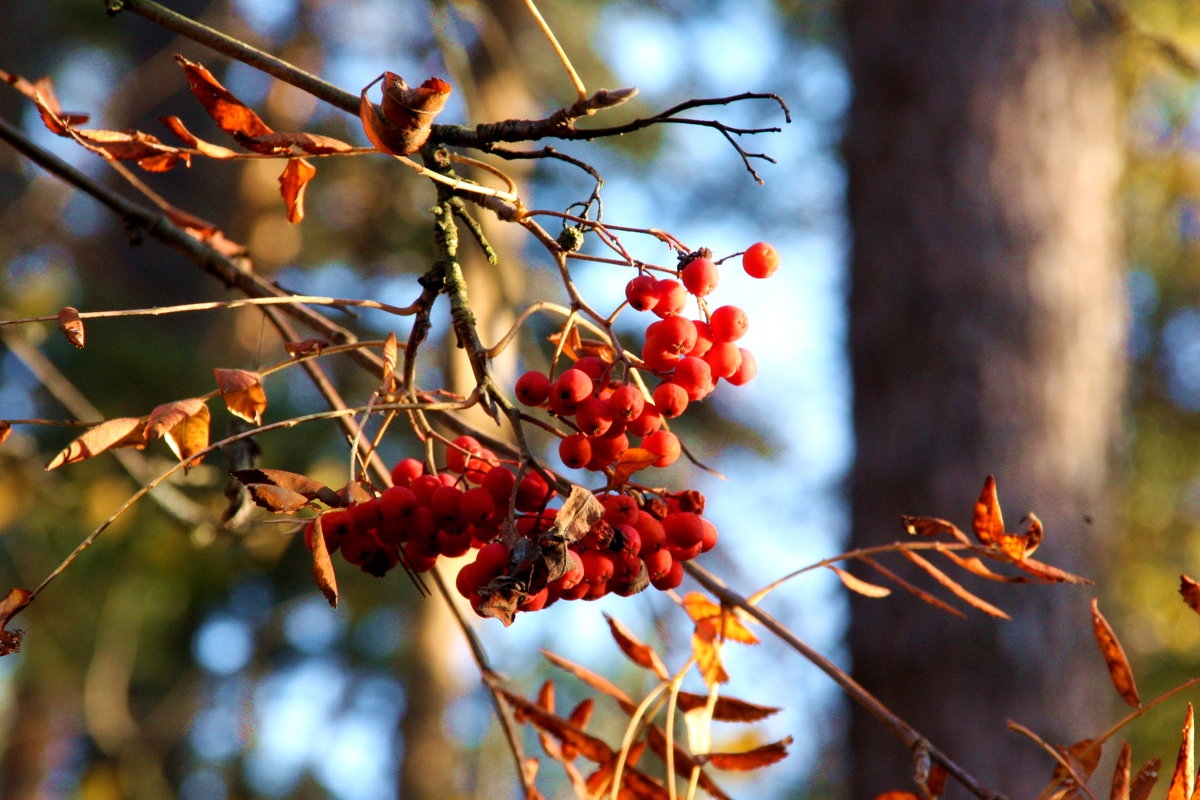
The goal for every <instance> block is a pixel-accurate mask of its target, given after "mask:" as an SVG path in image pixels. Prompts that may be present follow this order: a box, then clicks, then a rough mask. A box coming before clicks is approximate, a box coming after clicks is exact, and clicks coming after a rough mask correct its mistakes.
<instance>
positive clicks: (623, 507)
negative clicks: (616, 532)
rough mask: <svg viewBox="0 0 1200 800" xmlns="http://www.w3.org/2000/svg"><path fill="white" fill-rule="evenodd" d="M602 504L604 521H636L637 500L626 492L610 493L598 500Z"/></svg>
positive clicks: (629, 523)
mask: <svg viewBox="0 0 1200 800" xmlns="http://www.w3.org/2000/svg"><path fill="white" fill-rule="evenodd" d="M600 504H601V505H602V506H604V517H603V519H604V521H605V522H607V523H608V524H609V525H634V524H636V523H637V520H638V514H639V513H640V512H639V511H638V507H637V501H636V500H634V499H633V498H632V497H630V496H629V495H627V494H610V495H609V496H608V497H606V498H604V499H603V500H601V501H600Z"/></svg>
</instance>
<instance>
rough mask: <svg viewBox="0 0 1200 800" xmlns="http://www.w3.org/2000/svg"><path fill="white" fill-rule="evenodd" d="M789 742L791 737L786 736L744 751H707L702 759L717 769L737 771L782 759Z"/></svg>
mask: <svg viewBox="0 0 1200 800" xmlns="http://www.w3.org/2000/svg"><path fill="white" fill-rule="evenodd" d="M791 743H792V737H791V736H788V737H787V738H786V739H781V740H779V741H778V742H772V743H771V744H764V745H763V746H762V747H756V748H754V749H753V750H747V751H745V752H744V753H709V754H708V755H707V756H704V757H703V759H702V760H703V761H707V762H708V763H709V764H712V765H713V766H714V767H716V768H717V769H725V770H737V771H745V770H751V769H758V768H759V767H765V766H768V765H770V764H774V763H775V762H777V761H781V760H782V759H784V758H785V757H786V756H787V748H788V745H790V744H791Z"/></svg>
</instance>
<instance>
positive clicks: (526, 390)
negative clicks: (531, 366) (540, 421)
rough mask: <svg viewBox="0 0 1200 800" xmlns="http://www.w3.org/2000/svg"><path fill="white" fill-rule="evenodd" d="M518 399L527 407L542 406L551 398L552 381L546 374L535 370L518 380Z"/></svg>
mask: <svg viewBox="0 0 1200 800" xmlns="http://www.w3.org/2000/svg"><path fill="white" fill-rule="evenodd" d="M515 391H516V394H517V399H518V400H520V401H521V402H522V403H524V404H525V405H527V406H540V405H541V404H542V403H544V402H546V399H547V398H549V397H550V379H549V378H548V377H546V374H545V373H544V372H538V371H537V370H533V371H530V372H526V373H525V374H524V375H522V376H521V377H519V378H517V385H516V389H515Z"/></svg>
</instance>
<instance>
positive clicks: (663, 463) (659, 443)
mask: <svg viewBox="0 0 1200 800" xmlns="http://www.w3.org/2000/svg"><path fill="white" fill-rule="evenodd" d="M642 447H643V448H644V449H646V450H649V451H650V452H651V453H654V454H655V455H657V456H658V459H657V460H656V461H655V462H654V463H653V464H652V466H655V467H669V466H670V465H672V464H674V463H675V461H676V460H677V459H678V458H679V454H680V453H681V452H682V448H680V446H679V439H678V437H676V436H675V434H673V433H671V432H670V431H656V432H655V433H652V434H650V435H649V436H647V437H646V438H644V439H642Z"/></svg>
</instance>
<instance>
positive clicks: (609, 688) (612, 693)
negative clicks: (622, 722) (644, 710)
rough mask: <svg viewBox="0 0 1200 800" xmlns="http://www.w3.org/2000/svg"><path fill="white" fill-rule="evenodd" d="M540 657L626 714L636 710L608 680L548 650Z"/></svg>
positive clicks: (627, 696)
mask: <svg viewBox="0 0 1200 800" xmlns="http://www.w3.org/2000/svg"><path fill="white" fill-rule="evenodd" d="M542 657H543V658H545V659H546V660H547V661H549V662H550V663H551V664H553V665H554V666H556V667H559V668H560V669H565V670H566V671H567V672H569V673H571V674H572V675H574V676H575V677H576V678H579V680H581V681H583V682H584V683H586V684H587V685H588V686H590V687H592V688H593V689H595V690H596V691H598V692H600V693H601V694H606V695H608V696H609V697H611V698H612V699H614V700H616V701H617V704H618V705H619V706H621V709H622V710H623V711H624V712H625V713H626V714H632V713H633V712H634V710H635V709H636V708H637V704H636V703H634V702H633V698H632V697H630V696H629V695H628V694H626V693H625V691H624V690H623V689H621V688H620V687H619V686H617V685H616V684H615V683H613V682H612V681H610V680H609V679H608V678H605V677H604V676H602V675H600V674H598V673H596V672H593V671H592V670H590V669H588V668H587V667H584V666H581V665H579V664H576V663H575V662H574V661H570V660H568V659H566V658H563V657H562V656H560V655H558V654H557V653H552V652H550V651H549V650H542Z"/></svg>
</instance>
